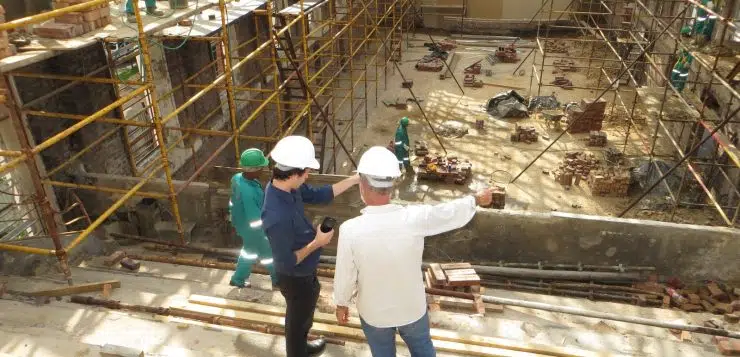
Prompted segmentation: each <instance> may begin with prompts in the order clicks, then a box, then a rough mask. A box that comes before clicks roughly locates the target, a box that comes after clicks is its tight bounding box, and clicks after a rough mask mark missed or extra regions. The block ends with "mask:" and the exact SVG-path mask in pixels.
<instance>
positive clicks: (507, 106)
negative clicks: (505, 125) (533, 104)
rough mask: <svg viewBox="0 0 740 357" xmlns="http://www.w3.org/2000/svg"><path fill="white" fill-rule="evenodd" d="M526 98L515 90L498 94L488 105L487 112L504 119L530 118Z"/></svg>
mask: <svg viewBox="0 0 740 357" xmlns="http://www.w3.org/2000/svg"><path fill="white" fill-rule="evenodd" d="M524 102H525V100H524V97H522V96H521V95H519V93H517V92H516V91H514V90H510V91H506V92H501V93H499V94H496V95H495V96H494V97H493V98H491V99H489V100H488V103H486V111H487V112H488V113H489V114H491V115H497V116H500V117H503V118H515V117H518V118H522V117H527V116H529V111H528V110H527V106H526V105H524Z"/></svg>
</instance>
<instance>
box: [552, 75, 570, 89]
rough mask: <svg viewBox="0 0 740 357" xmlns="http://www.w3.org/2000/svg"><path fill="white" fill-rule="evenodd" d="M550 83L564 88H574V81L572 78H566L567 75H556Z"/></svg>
mask: <svg viewBox="0 0 740 357" xmlns="http://www.w3.org/2000/svg"><path fill="white" fill-rule="evenodd" d="M550 84H554V85H556V86H558V87H560V88H563V89H573V82H572V81H571V80H570V79H568V78H565V76H556V77H555V80H553V81H552V82H550Z"/></svg>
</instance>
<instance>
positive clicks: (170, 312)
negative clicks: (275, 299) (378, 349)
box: [70, 295, 345, 346]
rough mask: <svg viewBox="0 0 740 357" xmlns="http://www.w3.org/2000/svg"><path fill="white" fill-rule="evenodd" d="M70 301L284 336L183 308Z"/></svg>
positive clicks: (277, 330)
mask: <svg viewBox="0 0 740 357" xmlns="http://www.w3.org/2000/svg"><path fill="white" fill-rule="evenodd" d="M70 301H71V302H72V303H75V304H80V305H92V306H100V307H105V308H108V309H111V310H124V311H132V312H140V313H147V314H155V315H161V316H174V317H180V318H184V319H189V320H196V321H202V322H205V323H209V324H212V325H221V326H229V327H236V328H239V329H243V330H252V331H257V332H261V333H266V334H272V335H278V336H282V335H284V334H285V330H284V328H282V327H277V326H269V325H267V324H261V323H253V322H248V321H245V320H244V319H239V318H231V317H226V316H221V315H215V314H208V313H203V312H197V311H190V310H186V309H183V308H166V307H158V306H146V305H133V304H126V303H122V302H120V301H117V300H106V299H99V298H96V297H92V296H82V295H73V296H72V297H71V300H70ZM317 338H319V336H316V335H314V334H309V335H308V339H309V340H314V339H317ZM324 339H325V340H326V342H327V343H331V344H335V345H339V346H344V343H345V342H344V341H343V340H340V339H336V338H331V337H329V338H326V337H325V338H324Z"/></svg>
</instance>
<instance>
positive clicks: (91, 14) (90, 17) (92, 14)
mask: <svg viewBox="0 0 740 357" xmlns="http://www.w3.org/2000/svg"><path fill="white" fill-rule="evenodd" d="M82 17H84V18H85V21H87V22H93V21H95V20H98V19H100V10H91V11H85V12H83V13H82Z"/></svg>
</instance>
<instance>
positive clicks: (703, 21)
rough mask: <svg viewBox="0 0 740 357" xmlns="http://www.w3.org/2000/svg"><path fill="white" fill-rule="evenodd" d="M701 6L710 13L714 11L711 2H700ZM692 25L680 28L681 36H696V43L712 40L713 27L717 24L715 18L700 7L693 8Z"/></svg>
mask: <svg viewBox="0 0 740 357" xmlns="http://www.w3.org/2000/svg"><path fill="white" fill-rule="evenodd" d="M701 4H702V5H703V6H704V7H706V8H707V9H710V10H712V11H716V10H715V6H714V2H713V1H711V0H701ZM693 22H694V23H693V24H689V25H687V26H684V27H683V28H681V35H684V36H687V37H689V36H696V41H697V42H698V43H702V42H706V41H709V40H711V39H712V33H713V32H714V25H715V23H716V22H717V16H716V15H714V14H711V13H709V12H708V11H707V10H705V9H704V8H702V7H698V6H696V7H695V10H694V21H693Z"/></svg>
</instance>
